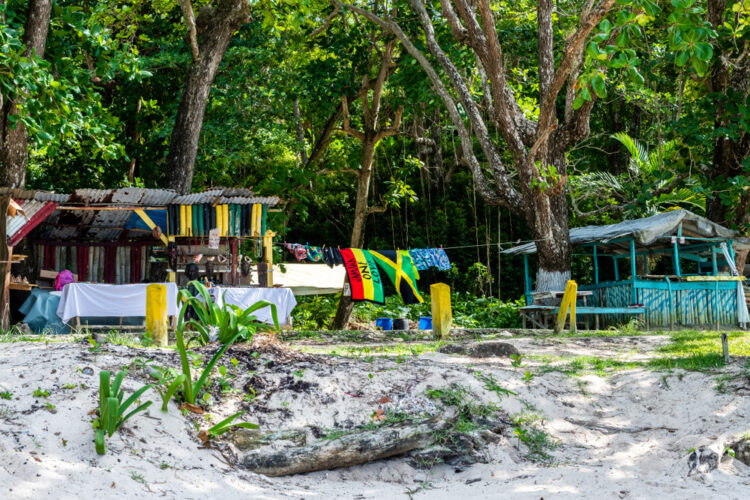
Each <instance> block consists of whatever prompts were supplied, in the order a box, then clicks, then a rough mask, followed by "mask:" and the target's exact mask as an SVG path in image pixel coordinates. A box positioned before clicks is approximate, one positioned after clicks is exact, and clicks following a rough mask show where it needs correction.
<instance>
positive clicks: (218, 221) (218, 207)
mask: <svg viewBox="0 0 750 500" xmlns="http://www.w3.org/2000/svg"><path fill="white" fill-rule="evenodd" d="M215 212H216V221H214V222H215V225H214V227H215V228H216V229H218V230H219V236H224V228H223V227H221V226H222V222H224V216H223V214H222V213H221V205H216V211H215Z"/></svg>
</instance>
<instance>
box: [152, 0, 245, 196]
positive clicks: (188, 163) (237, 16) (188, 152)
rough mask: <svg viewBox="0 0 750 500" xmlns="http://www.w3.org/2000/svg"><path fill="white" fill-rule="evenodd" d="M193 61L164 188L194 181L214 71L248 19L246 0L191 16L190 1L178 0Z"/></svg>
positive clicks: (180, 188) (185, 187) (227, 0)
mask: <svg viewBox="0 0 750 500" xmlns="http://www.w3.org/2000/svg"><path fill="white" fill-rule="evenodd" d="M180 6H181V7H182V12H183V16H184V18H185V23H186V25H187V28H188V41H189V45H190V51H191V54H192V62H191V63H190V67H189V68H188V72H187V78H186V80H185V85H184V86H183V90H182V97H181V99H180V107H179V108H178V110H177V116H176V118H175V123H174V128H173V129H172V138H171V141H170V144H169V155H168V157H167V167H166V168H167V170H166V187H168V188H171V189H174V190H176V191H177V192H179V193H188V192H190V188H191V186H192V184H193V174H194V173H195V157H196V155H197V154H198V140H199V139H200V134H201V128H202V126H203V115H204V113H205V110H206V102H207V101H208V95H209V93H210V91H211V85H212V84H213V82H214V78H215V77H216V71H217V70H218V69H219V64H220V63H221V60H222V59H223V58H224V53H225V52H226V50H227V47H228V46H229V42H230V41H231V40H232V35H234V33H235V32H236V31H237V30H238V29H239V27H240V26H241V25H242V24H244V23H245V22H247V21H248V20H249V16H250V2H249V1H248V0H219V1H218V2H217V3H216V6H215V7H211V6H206V7H204V8H203V9H201V11H200V13H199V14H198V16H197V17H196V16H194V13H193V7H192V4H191V2H190V0H180Z"/></svg>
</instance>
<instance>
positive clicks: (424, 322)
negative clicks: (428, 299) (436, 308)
mask: <svg viewBox="0 0 750 500" xmlns="http://www.w3.org/2000/svg"><path fill="white" fill-rule="evenodd" d="M419 329H420V330H432V317H423V318H419Z"/></svg>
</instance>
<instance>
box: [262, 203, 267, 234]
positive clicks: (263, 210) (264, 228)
mask: <svg viewBox="0 0 750 500" xmlns="http://www.w3.org/2000/svg"><path fill="white" fill-rule="evenodd" d="M267 216H268V205H261V206H260V235H261V236H265V235H266V217H267Z"/></svg>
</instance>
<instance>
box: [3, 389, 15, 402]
mask: <svg viewBox="0 0 750 500" xmlns="http://www.w3.org/2000/svg"><path fill="white" fill-rule="evenodd" d="M0 398H2V399H7V400H8V401H10V400H11V399H13V393H12V392H10V391H2V392H0Z"/></svg>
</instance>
